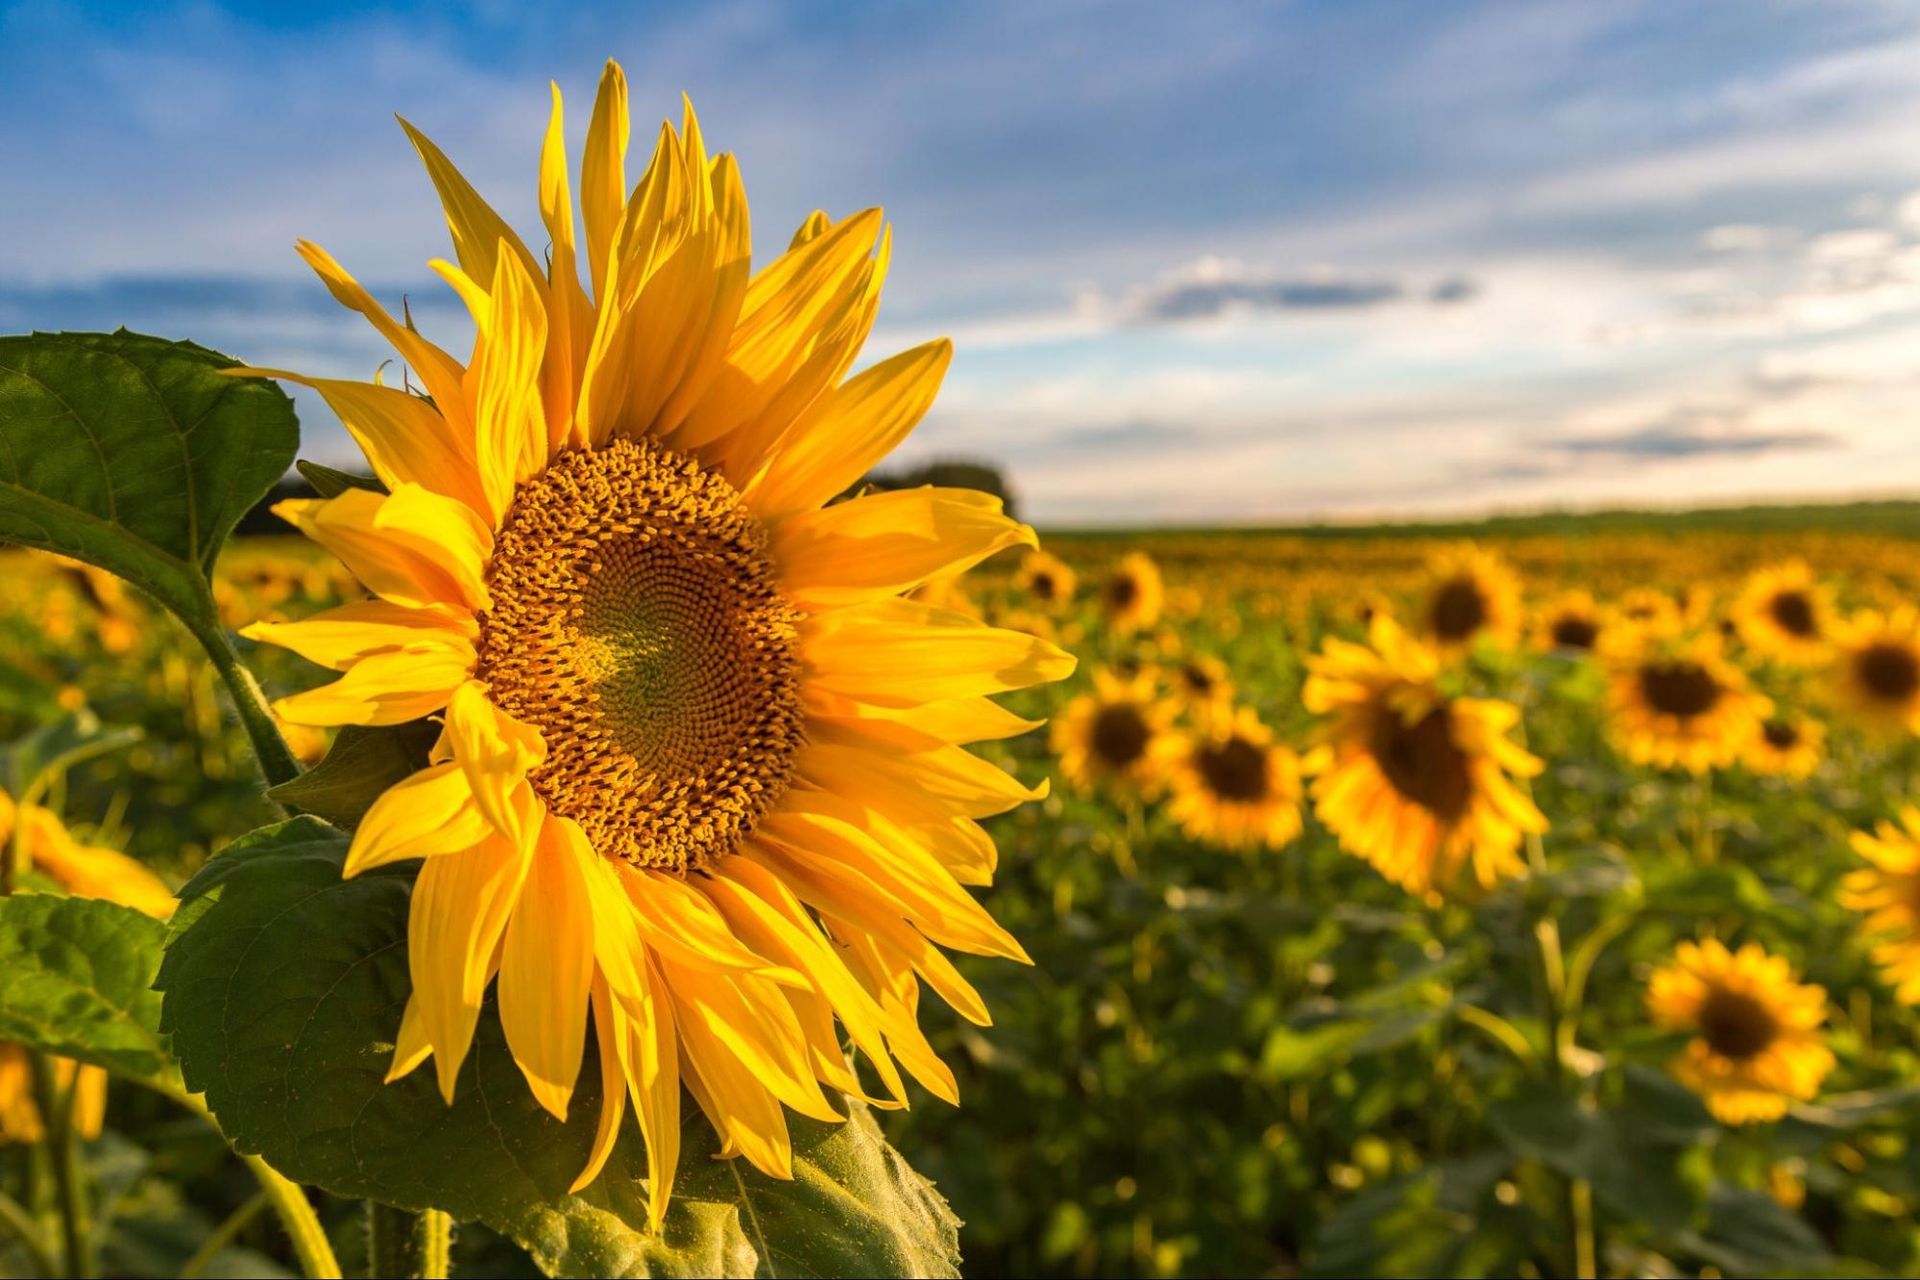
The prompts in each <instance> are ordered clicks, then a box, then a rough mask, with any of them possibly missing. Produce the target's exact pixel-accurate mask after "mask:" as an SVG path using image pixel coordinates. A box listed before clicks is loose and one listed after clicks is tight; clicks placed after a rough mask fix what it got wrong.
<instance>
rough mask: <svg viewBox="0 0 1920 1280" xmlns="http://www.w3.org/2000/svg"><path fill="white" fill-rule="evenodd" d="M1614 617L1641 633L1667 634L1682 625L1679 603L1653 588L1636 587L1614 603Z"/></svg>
mask: <svg viewBox="0 0 1920 1280" xmlns="http://www.w3.org/2000/svg"><path fill="white" fill-rule="evenodd" d="M1613 612H1614V616H1615V617H1617V618H1619V619H1620V621H1621V622H1623V623H1625V624H1627V625H1628V626H1629V627H1632V628H1633V629H1635V630H1639V631H1658V632H1667V631H1672V630H1675V629H1677V628H1678V627H1680V626H1681V625H1682V622H1683V615H1682V613H1681V610H1680V605H1679V602H1678V601H1676V600H1675V599H1674V598H1673V597H1672V596H1670V595H1667V594H1666V593H1665V592H1662V591H1655V590H1654V589H1653V588H1652V587H1634V588H1632V589H1631V590H1629V591H1627V592H1625V593H1623V594H1622V595H1621V597H1620V598H1619V599H1618V600H1616V601H1615V602H1614V605H1613Z"/></svg>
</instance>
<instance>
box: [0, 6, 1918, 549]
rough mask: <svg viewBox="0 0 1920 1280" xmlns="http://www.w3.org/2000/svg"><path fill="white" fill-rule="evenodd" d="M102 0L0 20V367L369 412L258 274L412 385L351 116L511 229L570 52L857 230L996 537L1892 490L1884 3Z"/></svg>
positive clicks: (402, 261) (421, 268) (783, 212)
mask: <svg viewBox="0 0 1920 1280" xmlns="http://www.w3.org/2000/svg"><path fill="white" fill-rule="evenodd" d="M126 7H127V6H120V5H115V4H98V5H78V4H40V3H26V4H15V5H5V4H0V120H4V121H5V126H6V127H5V128H4V129H0V173H4V175H5V177H4V178H0V331H12V330H19V329H27V328H48V329H50V328H111V327H113V326H116V325H120V324H125V325H128V326H129V327H132V328H136V329H142V330H146V331H150V332H158V333H162V334H165V335H168V336H182V337H192V338H195V339H197V340H199V341H202V342H205V343H207V344H209V345H213V346H216V347H220V348H222V349H224V350H228V351H231V352H233V353H235V354H237V355H240V356H242V357H244V358H246V359H248V360H249V361H252V362H256V363H263V364H283V365H287V364H290V365H295V366H298V367H302V368H307V369H312V370H315V371H318V372H327V373H334V374H340V375H346V376H367V375H368V374H370V373H371V372H372V370H373V368H374V366H375V365H376V364H377V363H379V361H380V360H382V359H383V358H385V355H386V353H385V352H384V351H383V350H382V348H381V347H380V345H379V342H378V340H377V339H375V338H373V337H372V335H371V333H370V331H367V330H366V329H365V328H364V326H362V325H361V323H360V322H359V321H358V319H357V318H356V317H353V316H351V315H349V314H347V313H345V312H342V311H339V310H338V309H337V308H335V307H334V306H333V304H332V303H331V301H330V300H329V299H328V298H327V295H326V294H325V292H324V291H323V290H322V289H321V288H320V286H319V285H318V283H317V282H316V281H314V280H313V279H312V278H311V277H310V276H307V275H306V274H305V273H304V268H303V267H302V266H301V265H300V263H299V262H298V260H297V259H296V258H295V257H294V255H293V252H292V242H293V240H294V239H295V237H299V236H304V237H308V238H311V239H314V240H317V241H318V242H320V243H321V244H323V245H325V246H326V247H327V248H328V249H329V250H330V251H331V252H333V253H334V255H335V256H336V257H338V258H339V259H340V260H341V261H342V262H344V263H346V264H347V265H348V266H349V268H350V269H352V270H353V271H354V272H355V273H356V274H358V275H359V276H360V278H361V279H362V280H364V281H366V282H368V283H369V284H370V285H372V286H373V287H374V288H375V290H376V292H377V293H379V294H381V295H382V296H383V297H384V298H386V299H388V300H389V301H391V302H393V303H395V304H397V303H398V301H399V299H400V298H401V297H402V296H403V295H404V296H406V297H407V298H409V299H410V300H411V302H412V306H413V310H414V314H415V316H416V317H417V318H418V319H419V321H420V323H421V324H422V326H423V327H425V328H428V329H429V331H430V332H431V331H438V332H440V333H443V334H444V335H445V336H446V344H447V345H449V346H454V347H459V346H460V345H461V344H462V343H463V342H464V341H465V338H464V337H463V336H462V328H463V325H462V320H461V318H460V315H459V313H458V310H457V308H456V307H455V306H454V305H453V303H452V301H451V299H450V298H449V297H448V296H447V295H446V291H445V290H444V287H443V286H440V285H439V284H438V283H437V282H436V281H435V279H434V277H432V276H431V274H430V273H429V272H428V271H427V270H426V267H425V262H426V260H427V259H428V258H430V257H433V256H436V255H441V254H444V253H445V252H446V246H445V243H444V224H443V223H442V222H441V220H440V218H439V215H438V212H437V207H436V205H435V202H434V200H433V196H432V193H431V189H430V187H429V186H428V184H427V182H426V180H425V178H424V176H423V175H422V173H421V172H420V171H419V169H418V162H417V160H416V158H415V157H414V155H413V153H412V149H411V148H410V147H409V146H408V145H407V143H406V140H405V138H404V137H403V136H402V134H401V133H400V130H399V128H398V127H397V126H396V125H395V123H394V121H393V118H392V115H393V113H394V112H396V111H397V112H399V113H401V114H403V115H405V116H407V117H408V118H409V119H410V120H412V121H413V122H414V123H415V124H417V125H419V126H420V127H421V128H422V129H423V130H425V131H426V132H427V133H428V134H430V135H431V136H433V137H434V138H435V139H436V140H437V141H438V142H439V143H440V144H441V145H442V146H443V147H444V148H445V149H446V150H447V151H448V152H449V153H450V154H451V155H452V156H453V157H454V159H455V160H456V161H457V162H458V163H460V164H461V165H462V166H463V167H464V168H465V170H466V172H467V174H468V176H469V177H470V178H472V179H473V181H474V182H475V183H476V185H478V186H479V187H480V189H481V190H482V191H483V192H485V193H486V194H487V195H488V196H489V197H490V198H492V199H493V200H494V202H495V203H496V205H497V207H499V208H501V210H502V211H503V212H504V213H506V214H507V215H508V216H509V217H510V218H512V219H513V220H514V221H516V223H518V224H519V225H521V226H522V227H528V228H537V226H538V222H537V217H536V209H535V205H534V194H535V189H534V174H535V159H536V156H537V152H538V147H539V141H540V136H541V133H542V131H543V129H544V126H545V118H546V109H547V94H548V89H547V82H548V80H549V79H552V80H555V81H557V82H558V83H559V85H560V87H561V88H562V90H563V91H564V92H565V93H566V95H567V100H568V102H569V104H570V116H569V119H570V123H571V125H572V126H573V133H574V136H575V141H576V154H577V142H578V138H579V137H580V135H581V134H582V133H583V132H584V128H585V121H586V114H587V107H588V105H589V103H590V99H591V91H592V85H593V82H594V80H595V78H596V76H597V74H598V71H599V67H600V64H601V62H602V61H603V60H604V59H605V58H606V57H607V56H609V55H611V56H614V57H617V58H619V59H620V60H621V61H622V62H623V63H624V64H625V65H626V67H627V70H628V73H629V76H630V77H631V79H632V82H633V102H634V107H635V112H636V116H637V118H638V119H637V124H638V127H637V128H636V130H635V136H636V140H638V139H642V138H645V137H646V136H647V134H648V132H649V130H650V127H651V126H650V125H649V123H648V121H649V119H650V118H658V117H661V116H664V115H667V114H673V115H675V116H677V114H678V101H679V94H680V92H681V91H682V90H685V91H687V92H689V93H691V94H692V96H693V99H694V101H695V103H696V104H697V105H698V107H699V109H700V113H701V120H702V124H703V126H704V128H705V130H706V134H707V138H708V140H709V142H710V144H712V145H714V146H716V147H719V148H723V149H728V150H732V151H734V152H736V153H737V154H738V155H739V157H740V160H741V164H742V166H743V169H744V171H745V174H746V181H747V190H748V194H749V197H750V199H751V201H752V205H753V212H754V219H755V223H756V227H757V230H758V231H759V238H760V242H761V243H762V244H763V245H766V246H769V247H777V246H779V245H783V244H784V243H785V241H786V239H787V237H788V235H789V234H790V233H791V230H792V228H793V226H794V225H796V224H797V223H798V222H799V221H800V220H801V219H802V218H803V217H804V216H805V215H806V213H807V212H808V211H809V210H811V209H813V208H815V207H824V208H826V209H828V210H831V211H834V212H836V213H844V212H848V211H851V210H853V209H856V208H860V207H863V206H865V205H869V204H881V205H884V206H885V207H886V208H887V210H888V213H889V215H890V216H891V217H892V218H893V219H894V222H895V253H894V263H893V270H892V274H891V276H890V278H889V284H888V301H887V305H886V307H885V308H884V309H883V311H882V315H881V322H880V327H879V330H878V332H876V334H875V338H874V341H873V343H872V344H870V346H869V351H868V355H869V357H878V356H880V355H883V354H885V353H887V352H889V351H891V350H894V349H898V348H899V347H902V346H906V345H910V344H913V343H917V342H920V341H923V340H925V339H926V338H929V337H933V336H936V335H939V334H942V333H944V334H950V335H951V336H952V337H953V338H954V340H955V342H956V343H957V344H958V355H957V357H956V359H955V362H954V366H953V372H952V374H951V375H950V377H949V379H948V382H947V387H946V391H945V393H944V395H943V397H942V402H941V404H940V406H939V407H938V408H937V409H936V410H935V412H934V413H933V415H932V416H930V417H929V419H928V421H927V422H926V424H925V425H924V426H923V427H922V428H921V430H920V432H919V433H918V434H917V436H916V437H915V439H914V441H913V442H912V443H911V444H910V445H909V447H908V450H907V454H908V455H910V456H911V457H913V458H915V459H924V458H932V457H943V456H945V457H961V456H964V457H979V458H985V459H990V460H993V461H996V462H998V463H1000V464H1001V465H1003V466H1004V467H1006V468H1007V469H1008V471H1009V472H1010V474H1011V475H1012V477H1013V479H1014V482H1015V485H1016V487H1017V488H1018V490H1019V492H1020V494H1021V496H1022V498H1023V499H1024V501H1025V510H1026V511H1027V512H1028V513H1029V514H1030V515H1031V516H1032V517H1034V518H1037V519H1039V520H1041V521H1043V522H1051V523H1055V524H1062V525H1065V524H1081V525H1084V524H1120V523H1154V522H1174V521H1178V522H1226V521H1278V520H1286V521H1292V520H1298V519H1305V518H1321V517H1333V518H1359V517H1362V516H1367V515H1376V514H1383V513H1392V514H1409V513H1435V514H1438V513H1443V512H1446V513H1453V512H1480V511H1490V510H1504V509H1523V508H1538V507H1543V506H1560V505H1571V506H1591V505H1599V504H1605V503H1619V502H1630V503H1635V504H1641V503H1655V502H1657V503H1662V504H1672V503H1684V502H1694V501H1702V502H1705V501H1728V500H1733V499H1737V498H1743V497H1749V496H1818V495H1843V494H1880V493H1891V492H1920V9H1917V8H1915V7H1914V6H1912V5H1910V4H1894V3H1818V4H1814V3H1804V4H1803V3H1779V2H1770V0H1733V2H1729V3H1723V4H1716V3H1698V4H1685V5H1675V4H1671V3H1645V4H1635V3H1627V2H1624V0H1614V2H1610V3H1606V4H1573V3H1541V4H1530V3H1524V2H1523V0H1485V2H1484V3H1447V4H1413V3H1404V2H1396V3H1380V4H1375V3H1369V2H1364V0H1342V2H1341V3H1320V4H1306V3H1300V4H1269V5H1264V6H1261V5H1255V4H1252V3H1242V2H1239V0H1233V2H1223V3H1218V4H1215V3H1209V2H1207V0H1185V2H1183V3H1180V4H1177V5H1128V6H1124V7H1122V6H1113V5H1100V4H1091V3H1063V2H1058V0H1056V2H1051V3H1048V4H1044V5H1027V4H1011V3H1009V4H1005V5H991V4H964V5H960V4H941V5H934V4H906V3H889V4H884V5H875V6H873V7H871V8H867V9H849V8H848V7H846V6H843V5H838V4H834V5H829V4H810V3H765V4H759V3H748V4H719V5H705V6H700V7H698V8H694V7H691V6H689V7H686V8H680V7H666V6H660V7H654V6H644V5H637V4H632V3H627V4H610V5H607V6H606V7H604V8H603V9H600V10H599V11H593V10H590V9H588V8H585V7H569V8H568V12H567V15H566V16H564V17H555V16H554V15H552V14H549V13H547V12H545V10H546V9H547V8H549V7H548V6H528V5H512V4H506V3H482V4H477V5H473V6H467V7H451V6H441V5H435V6H420V7H419V8H418V10H415V9H411V8H407V7H392V6H381V5H375V4H365V3H349V4H332V5H327V6H324V7H321V6H316V7H315V10H314V12H313V13H311V14H310V15H307V16H300V15H298V13H297V12H296V11H295V10H293V9H292V8H290V7H289V6H286V5H274V6H270V7H262V8H261V9H259V10H250V9H248V8H245V7H242V6H225V5H214V4H187V5H176V6H169V5H153V6H146V7H143V8H142V9H141V11H140V16H139V17H137V18H128V17H126V16H123V15H122V14H120V13H118V12H117V10H120V9H122V8H126ZM635 167H636V171H637V163H636V166H635ZM302 410H303V418H304V419H305V422H306V432H307V443H306V452H307V454H308V455H309V456H312V457H316V458H319V459H322V460H331V461H335V462H340V461H344V460H345V459H346V456H347V454H346V449H345V439H344V436H343V435H342V434H341V432H340V431H339V428H338V426H337V424H335V423H333V422H332V421H331V419H330V417H329V415H328V414H327V411H326V410H325V408H324V407H323V406H320V405H319V404H318V403H317V402H314V401H312V400H307V399H303V401H302Z"/></svg>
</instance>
